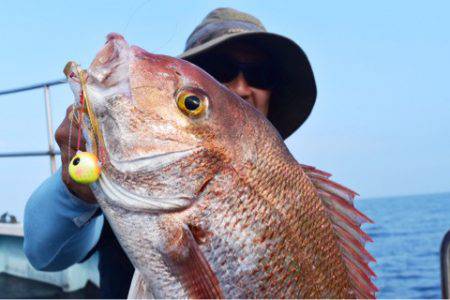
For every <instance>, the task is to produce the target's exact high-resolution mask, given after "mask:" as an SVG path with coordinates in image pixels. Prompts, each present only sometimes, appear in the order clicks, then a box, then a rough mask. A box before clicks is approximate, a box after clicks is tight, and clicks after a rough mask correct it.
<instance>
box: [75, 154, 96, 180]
mask: <svg viewBox="0 0 450 300" xmlns="http://www.w3.org/2000/svg"><path fill="white" fill-rule="evenodd" d="M100 173H101V168H100V163H99V161H98V158H97V156H96V155H94V154H92V153H89V152H83V151H78V152H77V154H76V155H75V156H74V157H73V158H72V161H71V162H70V164H69V175H70V177H71V178H72V179H73V180H74V181H75V182H77V183H81V184H90V183H93V182H96V181H97V180H98V178H99V177H100Z"/></svg>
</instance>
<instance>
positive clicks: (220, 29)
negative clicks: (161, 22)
mask: <svg viewBox="0 0 450 300" xmlns="http://www.w3.org/2000/svg"><path fill="white" fill-rule="evenodd" d="M255 31H256V32H265V31H266V30H264V29H263V28H261V27H259V26H258V25H256V24H253V23H248V22H243V21H235V20H233V21H223V22H214V23H208V24H206V25H204V26H203V27H201V28H198V29H196V30H194V32H193V33H192V34H191V36H190V37H189V38H188V40H187V41H186V48H185V51H187V50H189V49H191V48H194V47H197V46H199V45H202V44H204V43H206V42H209V41H210V40H213V39H215V38H218V37H221V36H224V35H229V34H233V33H240V32H255Z"/></svg>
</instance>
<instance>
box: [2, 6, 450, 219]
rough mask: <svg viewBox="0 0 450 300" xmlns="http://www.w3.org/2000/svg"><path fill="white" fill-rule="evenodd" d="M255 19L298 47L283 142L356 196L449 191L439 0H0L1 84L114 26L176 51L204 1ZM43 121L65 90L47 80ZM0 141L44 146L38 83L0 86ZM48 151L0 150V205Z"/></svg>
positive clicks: (86, 56) (82, 49) (66, 99)
mask: <svg viewBox="0 0 450 300" xmlns="http://www.w3.org/2000/svg"><path fill="white" fill-rule="evenodd" d="M219 6H222V7H223V6H229V7H234V8H237V9H240V10H243V11H246V12H249V13H251V14H254V15H255V16H257V17H258V18H260V19H261V20H262V21H263V23H264V24H265V26H266V28H267V29H268V30H270V31H273V32H276V33H281V34H284V35H286V36H288V37H290V38H292V39H293V40H295V41H296V42H297V43H299V44H300V45H301V47H302V48H303V49H304V51H305V52H306V53H307V55H308V57H309V59H310V61H311V64H312V66H313V70H314V73H315V76H316V80H317V86H318V98H317V103H316V106H315V108H314V110H313V112H312V114H311V116H310V118H309V119H308V121H307V122H306V123H305V124H304V126H303V127H302V128H301V129H300V130H298V131H297V132H296V133H295V134H294V135H293V136H292V137H291V138H289V140H288V141H287V144H288V146H289V148H290V149H291V151H292V153H293V154H294V155H295V157H296V158H297V160H299V161H300V162H302V163H306V164H311V165H314V166H317V167H319V168H321V169H324V170H326V171H329V172H331V173H333V174H334V177H333V178H334V179H335V180H337V181H338V182H341V183H343V184H345V185H347V186H349V187H351V188H352V189H354V190H356V191H358V192H359V194H360V195H361V197H362V198H370V197H378V196H391V195H408V194H421V193H436V192H446V191H450V155H449V149H450V92H449V79H450V76H449V71H450V32H449V31H448V29H449V28H450V19H449V18H448V11H449V10H450V2H448V1H432V2H425V1H376V2H375V1H373V2H368V1H364V2H363V1H308V2H306V1H156V0H149V1H143V0H138V1H5V0H2V1H0V37H1V39H2V47H1V49H0V66H1V70H2V71H1V72H0V90H3V89H7V88H13V87H18V86H22V85H28V84H33V83H38V82H42V81H48V80H53V79H58V78H61V77H62V68H63V67H64V65H65V63H66V62H67V61H68V60H75V61H77V62H78V63H80V64H82V65H84V66H87V65H88V64H89V63H90V61H91V60H92V58H93V57H94V56H95V54H96V52H97V51H98V50H99V49H100V47H101V46H102V44H103V43H104V38H105V36H106V34H107V33H109V32H112V31H115V32H119V33H121V34H123V35H124V36H125V37H126V38H127V40H128V41H129V42H130V43H132V44H136V45H139V46H141V47H143V48H145V49H147V50H149V51H151V52H156V53H164V54H169V55H177V54H179V53H180V52H181V51H182V49H183V47H184V42H185V39H186V38H187V36H188V35H189V33H190V32H191V31H192V30H193V29H194V27H195V26H196V25H197V24H198V23H199V22H200V21H201V19H202V18H203V17H204V16H205V15H206V14H207V13H208V12H209V11H210V10H212V9H214V8H216V7H219ZM51 94H52V105H53V108H54V122H53V123H54V127H55V128H56V127H57V125H58V124H59V123H60V122H61V120H62V118H63V116H64V112H65V109H66V107H67V106H68V105H69V104H70V103H71V101H72V96H71V93H70V91H69V89H68V87H67V86H59V87H56V88H53V89H52V90H51ZM0 103H1V104H2V109H1V110H0V126H1V127H0V128H1V130H0V151H1V152H3V151H15V150H45V149H46V145H47V137H46V132H45V117H44V106H43V105H42V104H43V92H42V91H41V90H37V91H31V92H26V93H22V94H18V95H13V96H3V97H0ZM48 175H49V165H48V159H46V158H27V159H0V185H1V188H0V212H1V211H4V210H9V211H12V212H14V213H15V214H17V215H19V216H21V215H22V212H21V211H22V209H23V205H24V203H25V201H26V199H27V198H28V196H29V195H30V193H31V192H32V191H33V189H34V188H35V187H36V186H38V184H39V183H40V182H41V181H42V180H44V179H45V178H46V177H47V176H48Z"/></svg>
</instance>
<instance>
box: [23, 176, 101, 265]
mask: <svg viewBox="0 0 450 300" xmlns="http://www.w3.org/2000/svg"><path fill="white" fill-rule="evenodd" d="M61 174H62V172H61V169H59V170H58V171H57V172H56V173H55V174H54V175H52V176H51V177H50V178H48V179H47V180H46V181H44V182H43V183H42V184H41V185H40V186H39V187H38V188H37V189H36V190H35V191H34V192H33V194H32V195H31V196H30V198H29V199H28V202H27V205H26V207H25V213H24V252H25V255H26V256H27V258H28V260H29V261H30V263H31V264H32V265H33V267H35V268H36V269H38V270H43V271H59V270H63V269H65V268H68V267H70V266H71V265H73V264H75V263H77V262H79V261H81V260H82V259H83V258H84V257H85V256H86V255H87V254H88V253H89V251H90V250H91V249H92V248H93V247H94V246H95V245H96V244H97V242H98V240H99V238H100V233H101V229H102V227H103V215H100V216H98V217H94V215H95V213H96V211H97V209H99V206H98V204H89V203H86V202H84V201H82V200H81V199H79V198H77V197H75V196H74V195H73V194H72V193H71V192H70V191H69V190H68V188H67V187H66V185H65V184H64V183H63V181H62V175H61Z"/></svg>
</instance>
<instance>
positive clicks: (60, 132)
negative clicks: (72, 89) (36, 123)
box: [55, 105, 97, 203]
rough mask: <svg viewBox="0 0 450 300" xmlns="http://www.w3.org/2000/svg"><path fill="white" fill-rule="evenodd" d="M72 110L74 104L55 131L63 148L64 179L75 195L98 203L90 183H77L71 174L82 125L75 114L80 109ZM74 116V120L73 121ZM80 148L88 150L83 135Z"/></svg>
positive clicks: (57, 140) (86, 200)
mask: <svg viewBox="0 0 450 300" xmlns="http://www.w3.org/2000/svg"><path fill="white" fill-rule="evenodd" d="M72 110H73V107H72V105H71V106H69V107H68V108H67V111H66V117H65V118H64V120H63V121H62V123H61V125H59V127H58V129H57V130H56V133H55V139H56V142H57V143H58V145H59V148H60V149H61V162H62V180H63V182H64V184H65V185H66V186H67V188H68V189H69V190H70V191H71V192H72V193H73V194H74V195H75V196H77V197H78V198H80V199H81V200H83V201H85V202H87V203H96V202H97V199H95V196H94V194H93V193H92V191H91V188H90V187H89V185H85V184H79V183H76V182H75V181H73V179H72V178H71V177H70V175H69V163H70V161H71V159H72V157H73V156H74V155H75V153H76V152H77V141H78V128H79V126H80V125H79V123H78V122H77V121H76V118H74V115H73V114H74V113H75V114H77V113H78V111H72ZM72 118H73V121H72V122H71V119H72ZM71 123H72V124H71ZM71 125H72V134H71V136H70V141H69V133H70V126H71ZM69 145H70V146H69ZM79 150H81V151H85V150H86V141H85V139H84V137H83V136H81V144H80V149H79Z"/></svg>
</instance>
